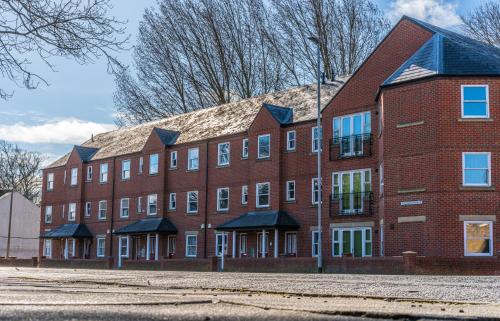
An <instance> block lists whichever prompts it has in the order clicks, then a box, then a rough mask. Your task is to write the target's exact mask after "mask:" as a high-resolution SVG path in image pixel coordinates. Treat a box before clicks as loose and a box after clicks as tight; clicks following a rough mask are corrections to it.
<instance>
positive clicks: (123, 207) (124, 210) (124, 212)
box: [120, 198, 130, 218]
mask: <svg viewBox="0 0 500 321" xmlns="http://www.w3.org/2000/svg"><path fill="white" fill-rule="evenodd" d="M129 205H130V201H129V199H128V198H122V199H121V200H120V217H123V218H125V217H128V214H129Z"/></svg>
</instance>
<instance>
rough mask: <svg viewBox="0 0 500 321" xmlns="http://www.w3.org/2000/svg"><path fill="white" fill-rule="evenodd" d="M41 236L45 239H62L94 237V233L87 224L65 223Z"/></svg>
mask: <svg viewBox="0 0 500 321" xmlns="http://www.w3.org/2000/svg"><path fill="white" fill-rule="evenodd" d="M40 238H45V239H62V238H74V239H77V238H92V233H90V231H89V229H88V228H87V226H86V225H85V224H77V223H71V224H63V225H60V226H58V227H57V228H56V229H54V230H51V231H47V232H45V233H44V234H42V235H40Z"/></svg>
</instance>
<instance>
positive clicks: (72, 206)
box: [68, 203, 76, 221]
mask: <svg viewBox="0 0 500 321" xmlns="http://www.w3.org/2000/svg"><path fill="white" fill-rule="evenodd" d="M74 220H76V203H69V207H68V221H74Z"/></svg>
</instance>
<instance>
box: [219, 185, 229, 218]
mask: <svg viewBox="0 0 500 321" xmlns="http://www.w3.org/2000/svg"><path fill="white" fill-rule="evenodd" d="M224 191H227V207H226V208H222V207H221V201H223V200H224V199H223V198H222V196H221V194H222V192H224ZM217 211H218V212H227V211H229V187H220V188H218V189H217Z"/></svg>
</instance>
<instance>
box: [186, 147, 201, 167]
mask: <svg viewBox="0 0 500 321" xmlns="http://www.w3.org/2000/svg"><path fill="white" fill-rule="evenodd" d="M191 153H195V154H196V157H195V158H191V156H192V155H191ZM194 160H196V166H194V164H192V161H194ZM199 168H200V148H199V147H193V148H189V149H188V171H193V170H197V169H199Z"/></svg>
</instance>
